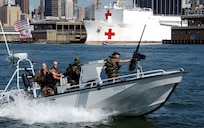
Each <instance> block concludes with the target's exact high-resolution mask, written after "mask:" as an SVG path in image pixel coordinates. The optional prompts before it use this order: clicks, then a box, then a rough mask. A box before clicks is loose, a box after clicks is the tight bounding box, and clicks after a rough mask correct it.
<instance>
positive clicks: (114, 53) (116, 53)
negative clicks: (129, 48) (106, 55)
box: [112, 51, 120, 56]
mask: <svg viewBox="0 0 204 128" xmlns="http://www.w3.org/2000/svg"><path fill="white" fill-rule="evenodd" d="M114 55H120V53H119V52H117V51H115V52H113V54H112V56H114Z"/></svg>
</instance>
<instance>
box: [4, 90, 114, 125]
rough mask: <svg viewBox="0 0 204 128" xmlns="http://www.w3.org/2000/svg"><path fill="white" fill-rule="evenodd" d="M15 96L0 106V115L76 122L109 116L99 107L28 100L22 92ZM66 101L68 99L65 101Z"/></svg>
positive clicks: (27, 120) (49, 121)
mask: <svg viewBox="0 0 204 128" xmlns="http://www.w3.org/2000/svg"><path fill="white" fill-rule="evenodd" d="M12 96H15V97H14V99H15V101H13V102H11V103H7V104H4V105H1V106H0V117H6V118H11V119H16V120H21V121H23V122H24V123H26V124H33V123H60V122H66V123H78V122H98V121H101V120H104V119H108V118H109V117H110V115H111V114H110V113H106V112H104V111H102V110H101V109H89V110H87V109H84V108H73V107H64V106H59V105H56V104H55V103H51V102H45V101H38V100H29V99H27V98H26V97H25V96H24V94H23V93H20V95H16V93H15V94H14V95H12ZM67 102H68V101H67Z"/></svg>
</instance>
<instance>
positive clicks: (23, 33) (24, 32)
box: [19, 29, 32, 39]
mask: <svg viewBox="0 0 204 128" xmlns="http://www.w3.org/2000/svg"><path fill="white" fill-rule="evenodd" d="M19 37H20V38H21V39H26V38H32V34H31V30H30V29H24V30H22V31H21V32H20V35H19Z"/></svg>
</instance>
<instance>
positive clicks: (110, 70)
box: [105, 58, 120, 76]
mask: <svg viewBox="0 0 204 128" xmlns="http://www.w3.org/2000/svg"><path fill="white" fill-rule="evenodd" d="M113 59H114V58H109V59H107V60H106V63H105V71H106V74H107V75H108V76H110V75H112V74H118V71H119V69H120V65H119V63H113Z"/></svg>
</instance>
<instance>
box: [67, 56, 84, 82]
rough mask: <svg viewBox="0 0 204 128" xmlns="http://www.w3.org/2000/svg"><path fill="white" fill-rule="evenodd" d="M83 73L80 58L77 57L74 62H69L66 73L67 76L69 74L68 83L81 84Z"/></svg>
mask: <svg viewBox="0 0 204 128" xmlns="http://www.w3.org/2000/svg"><path fill="white" fill-rule="evenodd" d="M80 73H81V66H80V59H79V58H75V59H74V63H73V64H69V66H68V67H67V69H66V72H65V73H64V75H65V76H68V83H70V84H71V86H72V85H77V84H79V77H80Z"/></svg>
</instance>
